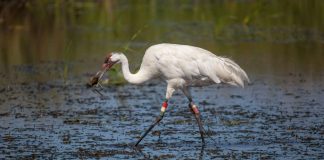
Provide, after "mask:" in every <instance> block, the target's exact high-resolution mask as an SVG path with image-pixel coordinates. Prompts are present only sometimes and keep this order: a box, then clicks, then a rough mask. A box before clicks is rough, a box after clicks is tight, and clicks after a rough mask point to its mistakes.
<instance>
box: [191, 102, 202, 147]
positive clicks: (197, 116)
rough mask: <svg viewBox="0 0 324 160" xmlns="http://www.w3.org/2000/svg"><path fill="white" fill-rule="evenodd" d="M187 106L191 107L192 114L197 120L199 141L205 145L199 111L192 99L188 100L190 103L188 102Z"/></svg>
mask: <svg viewBox="0 0 324 160" xmlns="http://www.w3.org/2000/svg"><path fill="white" fill-rule="evenodd" d="M189 108H190V109H191V112H192V113H193V114H194V116H195V118H196V121H197V123H198V126H199V132H200V136H201V141H202V144H203V145H205V139H204V134H205V130H204V127H203V125H202V121H201V118H200V112H199V110H198V108H197V106H196V105H195V104H194V103H193V102H192V101H190V103H189Z"/></svg>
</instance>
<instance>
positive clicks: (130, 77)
mask: <svg viewBox="0 0 324 160" xmlns="http://www.w3.org/2000/svg"><path fill="white" fill-rule="evenodd" d="M120 56H121V57H120V62H121V65H122V72H123V75H124V78H125V79H126V81H128V82H129V83H132V84H141V83H144V82H145V81H147V80H149V79H150V78H151V77H150V76H149V75H148V73H147V71H146V70H145V69H144V68H142V67H141V68H140V70H139V71H138V72H137V73H136V74H132V73H131V72H130V71H129V64H128V59H127V57H126V56H125V55H124V54H121V55H120Z"/></svg>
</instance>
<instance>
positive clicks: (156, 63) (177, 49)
mask: <svg viewBox="0 0 324 160" xmlns="http://www.w3.org/2000/svg"><path fill="white" fill-rule="evenodd" d="M116 63H121V65H122V72H123V75H124V77H125V79H126V80H127V81H128V82H129V83H132V84H140V83H143V82H146V81H148V80H150V79H153V78H162V79H163V80H165V81H166V82H167V89H166V95H165V100H164V102H163V103H162V107H161V112H160V115H159V116H158V117H157V118H156V120H155V122H154V123H153V124H152V125H151V126H150V127H149V129H148V130H147V131H146V132H145V133H144V134H143V135H142V136H141V138H140V139H139V140H138V141H137V143H136V144H135V146H137V145H138V144H139V143H140V142H141V140H142V139H143V138H144V137H145V136H146V135H147V134H148V133H149V132H150V131H151V130H152V128H153V127H154V126H155V125H156V124H158V123H159V122H160V121H161V120H162V118H163V116H164V113H165V111H166V109H167V106H168V100H169V99H170V98H171V97H172V94H173V92H174V91H176V90H178V89H179V90H181V91H182V92H183V93H184V95H185V96H186V97H187V98H188V100H189V108H190V109H191V111H192V113H193V114H194V116H195V118H196V121H197V123H198V126H199V131H200V135H201V140H202V143H203V144H205V140H204V134H205V130H204V128H203V125H202V121H201V119H200V113H199V110H198V107H197V105H195V104H194V102H193V100H192V97H191V94H190V91H189V87H191V86H202V85H211V84H217V83H221V82H223V83H227V84H230V85H234V86H241V87H244V83H245V82H249V78H248V76H247V75H246V73H245V72H244V70H243V69H242V68H241V67H240V66H239V65H237V64H236V63H235V62H233V61H232V60H230V59H228V58H224V57H219V56H216V55H214V54H213V53H211V52H209V51H207V50H205V49H202V48H198V47H194V46H189V45H179V44H167V43H164V44H157V45H153V46H151V47H149V48H148V49H147V50H146V52H145V55H144V57H143V60H142V64H141V67H140V69H139V71H138V72H137V73H136V74H132V73H131V72H130V71H129V64H128V60H127V58H126V56H125V55H124V54H122V53H110V54H108V55H107V57H106V59H105V61H104V64H103V65H102V70H101V71H100V72H98V74H97V76H96V77H94V78H93V79H92V81H93V80H94V82H91V86H92V85H94V84H97V83H98V81H100V79H101V77H102V75H103V74H104V73H105V72H106V71H107V70H109V69H110V68H111V67H112V66H113V65H114V64H116Z"/></svg>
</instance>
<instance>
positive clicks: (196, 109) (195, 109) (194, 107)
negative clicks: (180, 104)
mask: <svg viewBox="0 0 324 160" xmlns="http://www.w3.org/2000/svg"><path fill="white" fill-rule="evenodd" d="M191 109H192V111H193V112H194V113H195V114H198V113H199V110H198V108H197V106H196V105H193V106H192V108H191Z"/></svg>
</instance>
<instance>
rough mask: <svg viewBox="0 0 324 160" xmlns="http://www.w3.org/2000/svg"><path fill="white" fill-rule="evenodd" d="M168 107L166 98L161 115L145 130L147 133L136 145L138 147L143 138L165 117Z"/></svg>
mask: <svg viewBox="0 0 324 160" xmlns="http://www.w3.org/2000/svg"><path fill="white" fill-rule="evenodd" d="M167 107H168V101H167V100H165V101H164V102H163V103H162V107H161V112H160V115H159V116H158V117H156V119H155V121H154V122H153V124H152V125H151V126H150V127H149V128H148V129H147V130H146V131H145V133H144V134H143V135H142V136H141V137H140V138H139V139H138V141H137V142H136V144H135V147H137V145H138V144H139V143H140V142H141V141H142V140H143V138H144V137H145V136H146V135H147V134H148V133H149V132H150V131H151V130H152V129H153V128H154V127H155V126H156V125H157V124H158V123H159V122H160V121H161V120H162V119H163V116H164V113H165V110H166V109H167Z"/></svg>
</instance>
